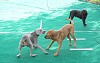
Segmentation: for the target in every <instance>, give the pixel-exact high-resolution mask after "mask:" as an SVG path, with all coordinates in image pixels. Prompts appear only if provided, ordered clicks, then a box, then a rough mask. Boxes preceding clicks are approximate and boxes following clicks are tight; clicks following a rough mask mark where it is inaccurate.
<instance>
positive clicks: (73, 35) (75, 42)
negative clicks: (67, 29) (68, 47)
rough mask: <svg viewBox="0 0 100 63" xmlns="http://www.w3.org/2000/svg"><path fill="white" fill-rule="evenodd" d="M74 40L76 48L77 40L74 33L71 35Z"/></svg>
mask: <svg viewBox="0 0 100 63" xmlns="http://www.w3.org/2000/svg"><path fill="white" fill-rule="evenodd" d="M71 36H72V38H73V39H74V46H75V47H76V38H75V36H74V33H71Z"/></svg>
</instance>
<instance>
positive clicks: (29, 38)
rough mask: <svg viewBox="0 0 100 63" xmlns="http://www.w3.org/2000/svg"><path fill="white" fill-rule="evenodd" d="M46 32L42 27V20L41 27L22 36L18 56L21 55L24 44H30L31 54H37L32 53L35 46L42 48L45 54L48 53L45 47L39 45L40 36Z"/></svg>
mask: <svg viewBox="0 0 100 63" xmlns="http://www.w3.org/2000/svg"><path fill="white" fill-rule="evenodd" d="M44 33H45V31H44V30H43V29H42V20H41V23H40V28H39V29H37V30H35V31H34V32H31V33H28V34H25V35H23V36H22V39H21V40H20V43H19V54H18V55H17V57H20V56H21V48H22V47H24V46H28V47H29V48H30V56H36V54H32V49H33V47H37V48H39V49H40V50H42V51H43V52H44V53H45V54H48V52H46V51H45V50H44V49H43V48H41V47H40V46H39V45H38V36H39V35H41V34H44Z"/></svg>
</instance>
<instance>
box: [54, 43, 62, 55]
mask: <svg viewBox="0 0 100 63" xmlns="http://www.w3.org/2000/svg"><path fill="white" fill-rule="evenodd" d="M61 42H62V41H59V42H58V44H59V46H58V49H57V51H56V53H55V54H54V56H57V55H58V52H59V51H60V48H61V45H62V43H61Z"/></svg>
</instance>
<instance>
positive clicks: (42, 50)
mask: <svg viewBox="0 0 100 63" xmlns="http://www.w3.org/2000/svg"><path fill="white" fill-rule="evenodd" d="M36 46H37V47H38V48H39V49H40V50H41V51H43V52H44V53H45V54H48V52H46V51H45V50H44V49H43V48H41V47H40V46H39V45H38V44H36Z"/></svg>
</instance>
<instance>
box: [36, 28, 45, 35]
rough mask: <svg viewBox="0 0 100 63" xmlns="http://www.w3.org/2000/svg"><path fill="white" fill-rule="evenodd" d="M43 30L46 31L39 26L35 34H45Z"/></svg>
mask: <svg viewBox="0 0 100 63" xmlns="http://www.w3.org/2000/svg"><path fill="white" fill-rule="evenodd" d="M45 32H46V31H45V30H43V29H41V28H39V29H37V30H36V34H37V35H41V34H45Z"/></svg>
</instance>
